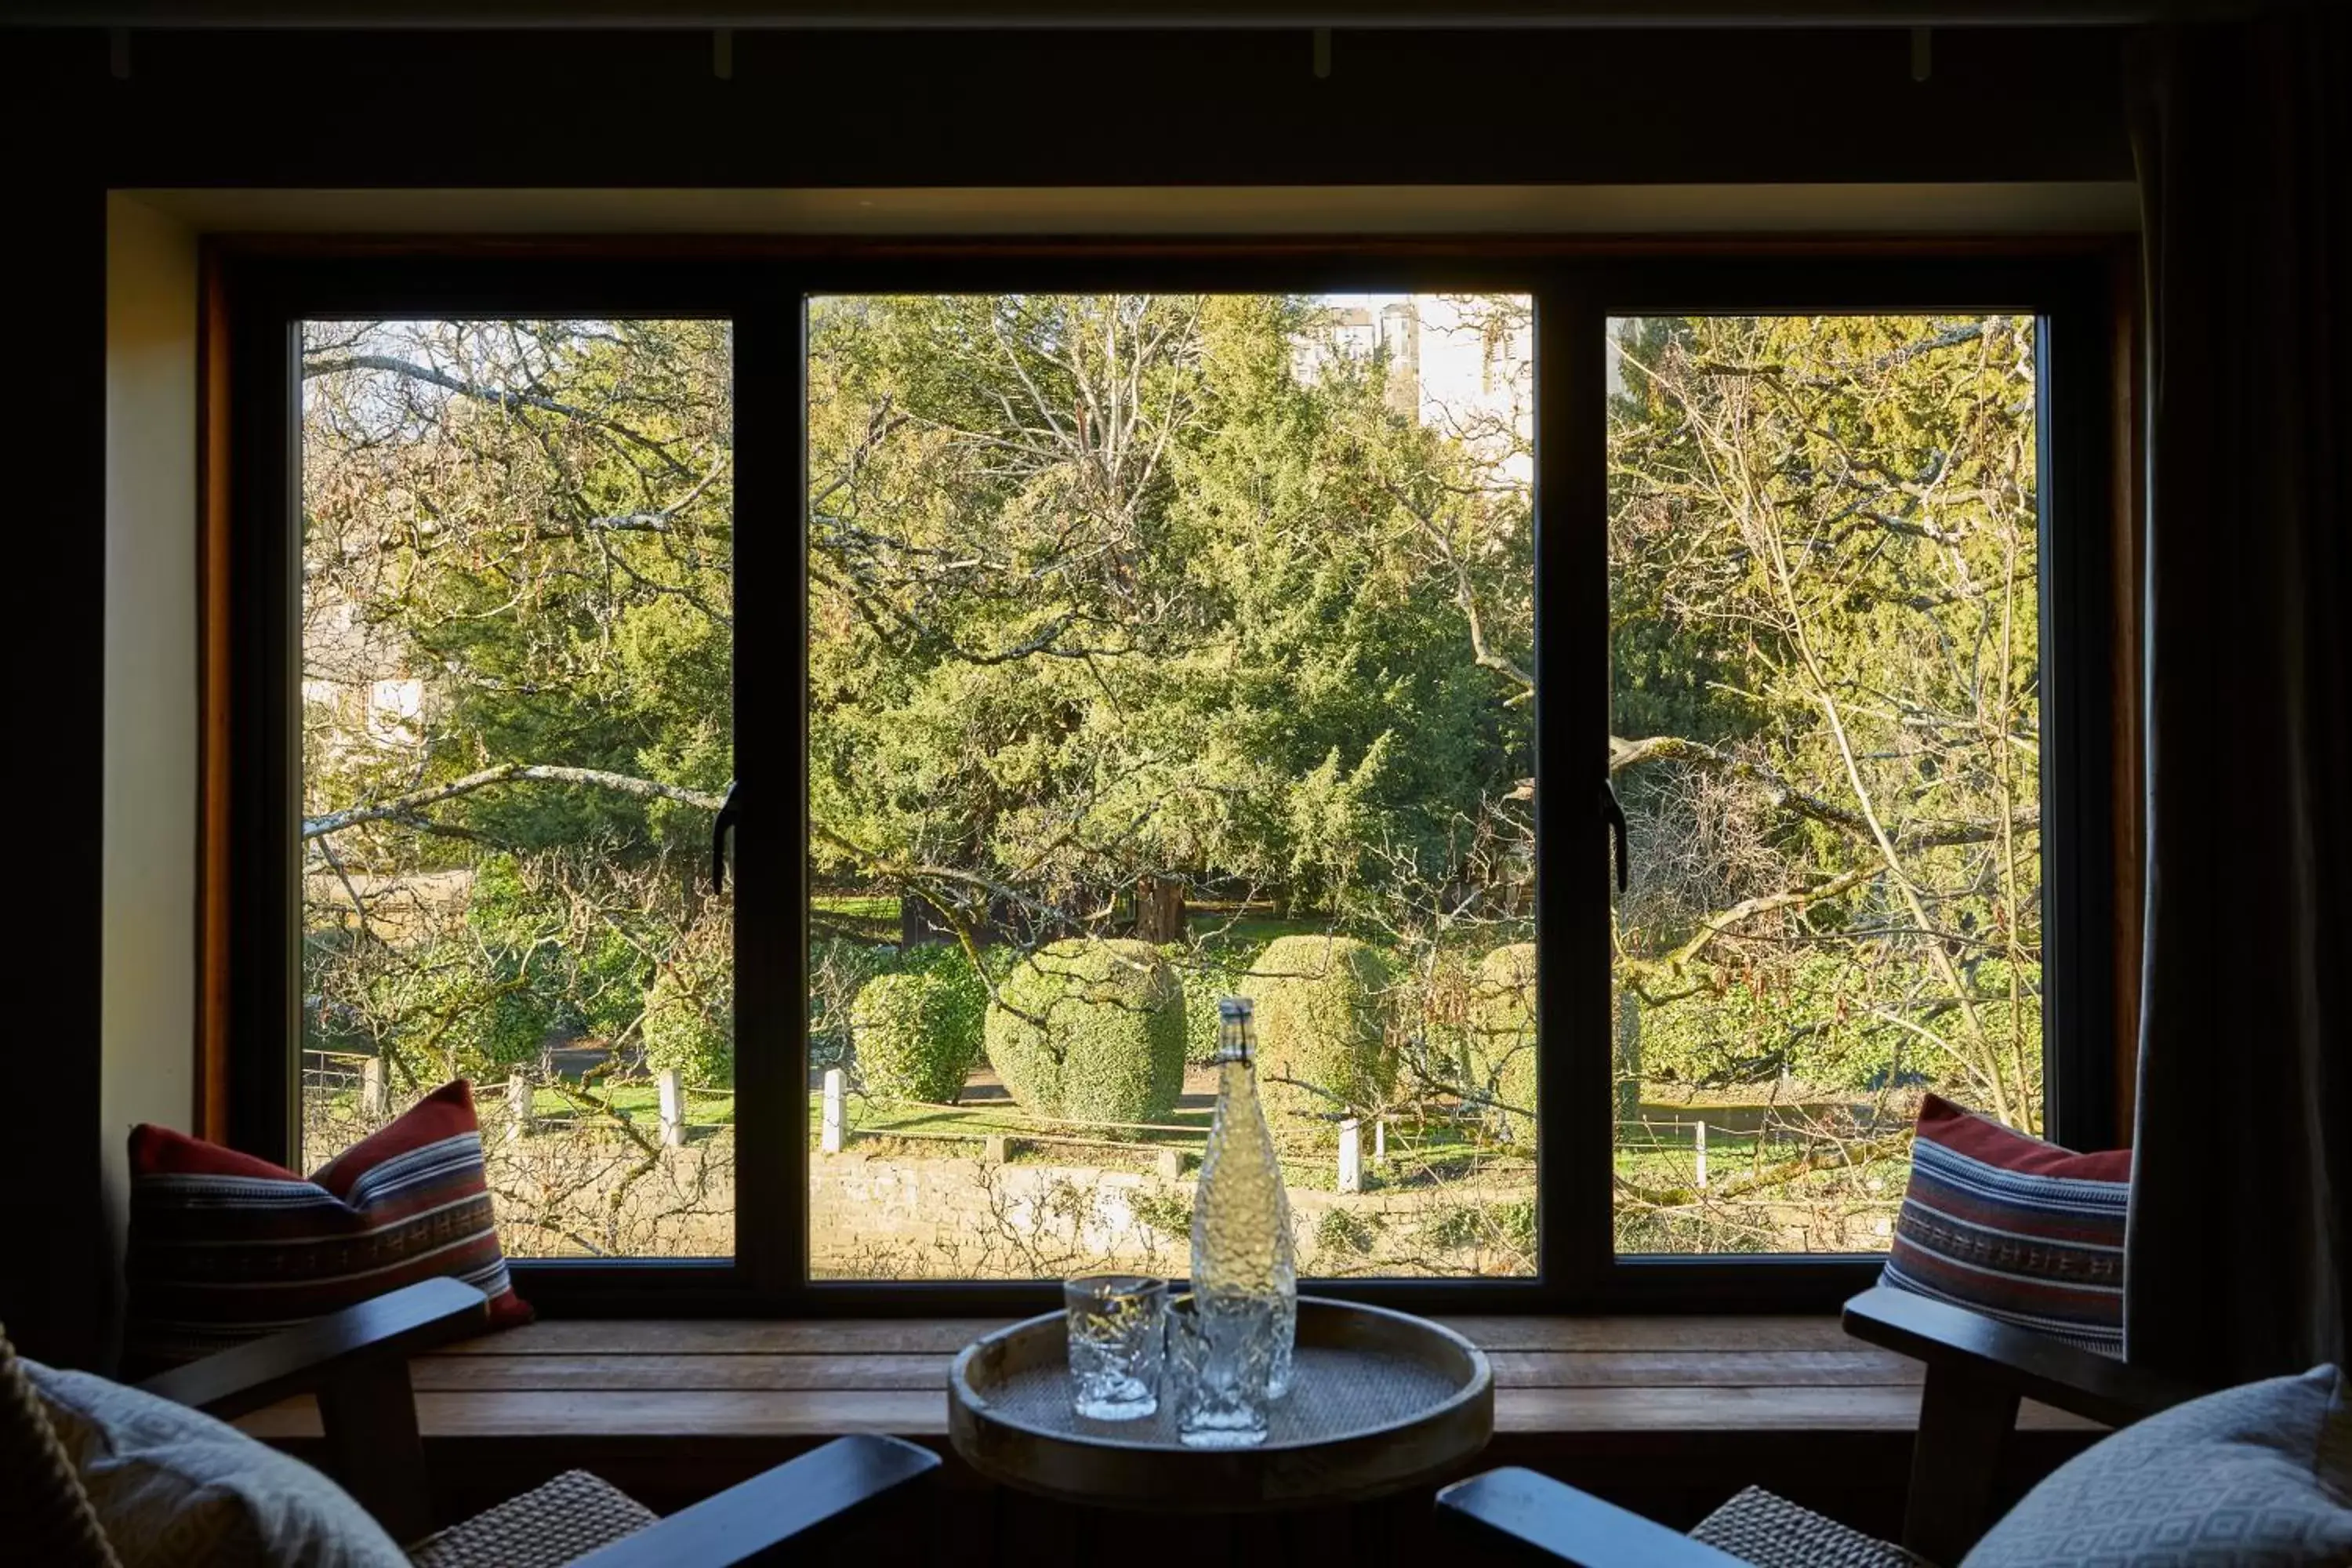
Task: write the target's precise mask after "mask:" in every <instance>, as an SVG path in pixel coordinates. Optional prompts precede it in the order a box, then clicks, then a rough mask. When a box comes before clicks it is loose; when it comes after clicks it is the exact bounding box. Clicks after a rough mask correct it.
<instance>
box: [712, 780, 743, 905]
mask: <svg viewBox="0 0 2352 1568" xmlns="http://www.w3.org/2000/svg"><path fill="white" fill-rule="evenodd" d="M742 787H743V784H742V781H741V780H740V779H730V780H729V781H728V784H727V798H726V800H724V801H723V802H721V803H720V804H719V815H718V816H717V817H716V818H714V819H713V820H712V822H711V824H710V890H711V891H712V892H714V893H723V892H725V891H726V890H727V830H728V829H729V828H730V827H732V826H735V824H736V823H737V822H738V821H739V820H740V819H741V817H742V815H743V808H742V806H741V805H740V804H739V803H738V801H737V799H736V793H737V792H738V791H739V790H740V789H741V788H742Z"/></svg>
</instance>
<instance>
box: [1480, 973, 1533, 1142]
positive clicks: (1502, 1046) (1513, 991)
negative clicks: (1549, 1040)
mask: <svg viewBox="0 0 2352 1568" xmlns="http://www.w3.org/2000/svg"><path fill="white" fill-rule="evenodd" d="M1467 1035H1468V1040H1467V1045H1468V1066H1469V1083H1470V1089H1471V1090H1472V1091H1473V1092H1474V1093H1476V1094H1479V1095H1483V1096H1485V1097H1486V1098H1487V1099H1489V1100H1496V1101H1499V1102H1500V1108H1492V1107H1490V1108H1489V1114H1490V1116H1491V1117H1492V1119H1493V1120H1494V1121H1495V1122H1496V1124H1497V1125H1498V1126H1500V1127H1501V1128H1502V1129H1503V1130H1504V1132H1505V1134H1506V1136H1507V1137H1508V1138H1509V1139H1510V1140H1511V1142H1513V1143H1516V1144H1517V1145H1519V1146H1520V1147H1522V1148H1525V1149H1528V1150H1532V1149H1534V1148H1535V1146H1536V1121H1537V1118H1536V1063H1537V1059H1538V1058H1537V1050H1536V1040H1537V1035H1536V948H1535V944H1534V943H1533V942H1515V943H1513V944H1512V945H1510V946H1509V947H1498V948H1496V950H1495V951H1494V952H1490V953H1488V954H1487V955H1486V958H1485V959H1484V960H1482V961H1481V962H1480V963H1479V965H1478V973H1477V977H1476V980H1475V983H1474V989H1473V991H1472V997H1471V1003H1470V1018H1469V1028H1468V1030H1467Z"/></svg>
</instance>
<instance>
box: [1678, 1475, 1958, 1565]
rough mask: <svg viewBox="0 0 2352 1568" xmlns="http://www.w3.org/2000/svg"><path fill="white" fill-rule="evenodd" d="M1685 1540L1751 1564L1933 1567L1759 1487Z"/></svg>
mask: <svg viewBox="0 0 2352 1568" xmlns="http://www.w3.org/2000/svg"><path fill="white" fill-rule="evenodd" d="M1691 1539H1692V1540H1693V1541H1700V1542H1706V1544H1707V1545H1709V1546H1712V1547H1714V1548H1715V1549H1716V1550H1717V1551H1718V1552H1729V1553H1730V1554H1731V1555H1732V1556H1734V1557H1737V1558H1738V1559H1740V1560H1741V1561H1742V1562H1745V1563H1752V1564H1754V1568H1934V1565H1933V1564H1932V1563H1929V1562H1928V1561H1927V1559H1926V1558H1924V1557H1921V1556H1918V1555H1916V1553H1914V1552H1906V1551H1904V1550H1903V1548H1901V1547H1900V1546H1897V1545H1895V1544H1894V1543H1893V1542H1885V1541H1881V1540H1879V1539H1878V1537H1876V1536H1874V1535H1864V1533H1863V1532H1862V1531H1859V1530H1853V1529H1850V1528H1848V1527H1847V1526H1845V1525H1843V1524H1840V1523H1839V1522H1838V1521H1835V1520H1833V1519H1824V1518H1822V1516H1821V1515H1820V1514H1818V1513H1815V1512H1814V1511H1813V1510H1811V1509H1809V1508H1800V1507H1798V1506H1797V1505H1796V1504H1795V1503H1792V1502H1790V1500H1788V1499H1786V1498H1782V1497H1775V1496H1774V1495H1773V1494H1771V1493H1770V1492H1768V1491H1766V1490H1765V1489H1763V1488H1762V1487H1749V1488H1748V1489H1747V1490H1746V1491H1743V1492H1741V1493H1740V1494H1739V1495H1738V1496H1737V1497H1735V1498H1733V1499H1732V1500H1730V1501H1729V1502H1727V1503H1725V1504H1724V1505H1723V1506H1722V1507H1721V1508H1719V1509H1717V1510H1715V1511H1714V1512H1713V1513H1711V1514H1708V1515H1707V1516H1706V1518H1705V1519H1703V1520H1701V1521H1699V1523H1698V1528H1697V1529H1696V1530H1694V1531H1691Z"/></svg>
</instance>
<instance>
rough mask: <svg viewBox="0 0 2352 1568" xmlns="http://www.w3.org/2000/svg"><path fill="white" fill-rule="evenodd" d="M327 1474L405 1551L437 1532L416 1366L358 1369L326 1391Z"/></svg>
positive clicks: (322, 1401)
mask: <svg viewBox="0 0 2352 1568" xmlns="http://www.w3.org/2000/svg"><path fill="white" fill-rule="evenodd" d="M319 1423H320V1426H321V1427H322V1428H323V1429H324V1433H325V1436H326V1449H327V1473H328V1474H330V1475H331V1476H333V1477H334V1478H335V1479H336V1480H337V1481H338V1482H339V1483H341V1486H342V1489H344V1490H345V1491H347V1492H349V1493H351V1494H352V1497H353V1498H355V1499H357V1500H358V1501H359V1504H360V1506H361V1507H362V1508H364V1509H366V1510H368V1512H370V1513H372V1514H373V1515H374V1516H375V1518H376V1521H377V1522H378V1523H380V1524H382V1525H383V1528H384V1529H385V1531H388V1532H389V1533H390V1534H391V1536H392V1538H393V1539H394V1541H397V1542H400V1543H401V1544H402V1545H404V1546H405V1545H407V1544H408V1543H409V1542H414V1541H418V1540H421V1539H423V1538H424V1537H425V1535H426V1534H428V1533H430V1532H431V1531H432V1528H433V1502H432V1496H431V1493H430V1492H429V1491H428V1490H427V1489H426V1487H425V1443H424V1440H423V1438H422V1437H420V1436H418V1434H417V1429H416V1395H415V1393H414V1392H413V1391H412V1390H411V1389H410V1387H409V1383H408V1363H406V1362H404V1361H383V1362H378V1363H373V1364H371V1365H366V1366H361V1367H355V1368H352V1370H350V1371H348V1372H345V1373H341V1375H339V1376H337V1377H335V1378H333V1379H331V1380H330V1381H329V1382H327V1383H325V1384H321V1385H320V1389H319Z"/></svg>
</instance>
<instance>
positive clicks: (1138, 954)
mask: <svg viewBox="0 0 2352 1568" xmlns="http://www.w3.org/2000/svg"><path fill="white" fill-rule="evenodd" d="M998 991H999V994H1000V995H1001V996H1002V998H1003V1005H1000V1006H992V1007H990V1008H989V1009H988V1022H987V1026H986V1027H987V1044H988V1059H989V1063H990V1065H991V1066H992V1067H994V1068H996V1075H997V1077H999V1078H1001V1079H1003V1080H1004V1087H1005V1089H1007V1090H1008V1091H1010V1092H1011V1094H1012V1096H1013V1099H1014V1100H1019V1101H1020V1102H1021V1104H1022V1105H1023V1106H1024V1108H1025V1109H1027V1110H1031V1111H1034V1112H1035V1113H1036V1114H1037V1115H1040V1116H1049V1117H1054V1118H1056V1119H1059V1120H1066V1121H1160V1120H1161V1119H1162V1118H1164V1117H1165V1116H1166V1115H1167V1114H1168V1113H1169V1111H1171V1110H1173V1109H1175V1105H1176V1097H1177V1096H1178V1095H1180V1094H1181V1093H1182V1092H1183V1091H1184V991H1183V987H1182V986H1181V984H1178V982H1177V979H1176V972H1175V971H1174V970H1172V969H1171V968H1170V967H1169V966H1168V961H1167V960H1166V959H1164V958H1162V957H1160V954H1159V952H1157V951H1156V950H1155V949H1154V948H1152V947H1151V946H1150V944H1149V943H1147V942H1128V941H1111V942H1089V941H1076V942H1055V943H1054V944H1053V945H1052V946H1050V947H1046V948H1044V949H1042V950H1040V951H1039V952H1036V953H1034V954H1032V955H1031V956H1030V957H1028V958H1025V959H1024V960H1022V962H1021V963H1018V964H1016V965H1015V966H1014V967H1013V973H1011V974H1009V975H1007V976H1006V977H1005V979H1004V981H1003V984H1002V985H1001V986H1000V987H999V988H998Z"/></svg>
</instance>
